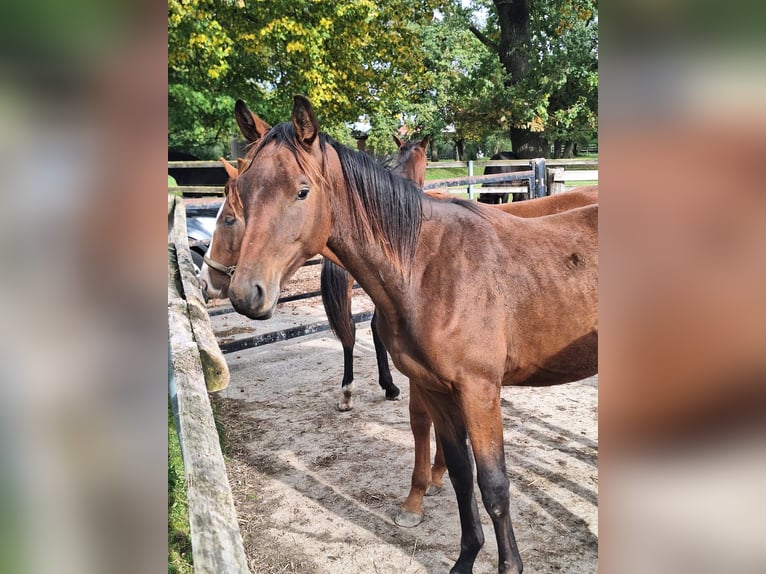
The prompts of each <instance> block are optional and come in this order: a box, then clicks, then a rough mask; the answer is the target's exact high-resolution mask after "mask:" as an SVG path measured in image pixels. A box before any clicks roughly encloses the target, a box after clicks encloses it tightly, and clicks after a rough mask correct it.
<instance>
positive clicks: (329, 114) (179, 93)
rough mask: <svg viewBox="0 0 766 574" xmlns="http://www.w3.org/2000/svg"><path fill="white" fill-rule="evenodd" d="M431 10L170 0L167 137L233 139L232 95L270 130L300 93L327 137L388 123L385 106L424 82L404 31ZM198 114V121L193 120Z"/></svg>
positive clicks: (351, 3)
mask: <svg viewBox="0 0 766 574" xmlns="http://www.w3.org/2000/svg"><path fill="white" fill-rule="evenodd" d="M438 4H439V2H438V1H437V0H407V1H404V0H376V1H373V0H269V1H266V0H252V1H247V2H245V1H244V0H236V1H214V0H169V3H168V42H169V45H168V64H169V71H168V78H169V83H170V90H169V105H170V108H171V112H170V118H169V119H170V128H171V134H173V133H174V130H178V131H179V132H180V133H182V134H183V137H190V138H192V139H194V140H195V141H198V142H201V141H202V140H203V139H204V138H212V137H216V136H218V135H219V134H220V132H221V130H224V131H225V130H226V129H231V131H234V128H233V122H232V120H231V116H232V113H231V109H232V108H233V98H236V97H241V98H243V99H245V100H247V101H248V103H249V104H250V106H251V108H252V109H253V111H255V112H256V113H258V114H259V115H262V116H263V117H264V119H266V120H267V121H269V122H272V123H274V122H276V121H279V120H281V119H283V118H286V117H288V116H289V111H290V105H291V102H292V96H293V94H295V93H301V94H305V95H307V96H308V97H309V98H310V99H311V101H312V103H313V104H314V106H315V107H316V110H317V112H318V114H319V115H320V116H321V121H322V123H323V125H327V126H330V131H332V130H333V129H335V130H340V129H343V126H344V125H345V122H347V121H353V120H354V119H356V117H358V116H359V115H361V114H367V115H368V116H370V117H375V116H376V115H378V116H381V115H382V116H391V117H393V116H394V115H395V113H396V111H397V110H395V109H391V105H390V104H389V102H398V101H401V100H403V99H404V97H405V95H406V94H407V93H409V91H410V90H411V89H412V88H413V86H415V87H417V86H418V85H419V82H420V80H421V78H422V75H423V63H422V62H423V58H422V53H421V51H420V46H419V42H418V38H417V36H416V35H415V34H412V33H411V31H412V30H413V29H415V28H416V27H418V26H421V25H424V24H426V23H428V22H430V20H431V19H432V18H433V9H434V8H435V7H436V6H437V5H438ZM203 102H204V105H203ZM226 108H228V110H226V112H225V113H224V110H225V109H226ZM197 113H199V114H201V117H202V118H203V119H200V120H198V119H197V118H195V117H191V116H192V115H193V114H197ZM388 138H389V139H390V134H389V135H388ZM170 139H171V141H172V139H173V136H172V135H171V137H170Z"/></svg>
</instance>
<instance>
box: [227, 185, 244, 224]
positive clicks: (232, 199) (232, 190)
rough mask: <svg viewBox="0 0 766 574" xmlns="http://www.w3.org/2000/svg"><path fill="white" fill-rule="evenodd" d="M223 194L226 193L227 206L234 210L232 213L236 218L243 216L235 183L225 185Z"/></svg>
mask: <svg viewBox="0 0 766 574" xmlns="http://www.w3.org/2000/svg"><path fill="white" fill-rule="evenodd" d="M224 192H225V193H226V199H228V200H229V205H230V206H231V208H232V209H233V210H234V213H235V214H236V215H238V216H239V215H241V214H243V213H244V212H245V209H244V206H243V205H242V198H240V197H239V188H238V187H237V181H232V182H231V183H230V184H229V185H227V186H226V187H225V188H224Z"/></svg>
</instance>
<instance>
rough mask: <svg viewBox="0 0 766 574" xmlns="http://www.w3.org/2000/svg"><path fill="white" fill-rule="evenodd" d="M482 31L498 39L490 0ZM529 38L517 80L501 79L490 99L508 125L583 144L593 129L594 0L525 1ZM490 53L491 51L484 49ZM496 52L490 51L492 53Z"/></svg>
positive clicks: (595, 96) (595, 69)
mask: <svg viewBox="0 0 766 574" xmlns="http://www.w3.org/2000/svg"><path fill="white" fill-rule="evenodd" d="M484 5H485V7H487V8H488V9H489V10H490V11H489V14H490V17H489V18H488V20H487V23H486V26H485V27H484V29H483V30H481V32H482V33H483V34H484V35H485V36H486V38H487V39H488V40H490V41H492V42H495V43H499V40H500V22H499V21H498V12H497V10H496V9H495V5H494V3H491V2H489V1H487V0H484ZM529 5H530V33H531V42H530V44H531V45H530V46H529V49H528V52H529V60H528V62H527V65H526V71H525V74H524V76H523V77H522V78H515V79H514V80H513V81H511V79H510V77H509V76H507V75H506V81H505V82H504V83H502V84H501V83H497V84H496V86H498V87H499V86H502V88H499V89H498V90H497V95H496V97H495V98H493V102H494V103H493V106H495V107H496V109H497V110H499V111H501V113H502V117H503V119H504V121H506V122H507V123H508V124H510V126H513V127H516V128H522V129H527V130H530V131H532V132H538V133H540V134H542V135H543V137H544V138H545V139H546V140H548V141H551V142H552V141H554V140H565V141H575V142H580V143H583V142H586V141H590V140H592V139H593V138H595V137H596V134H597V132H598V121H597V113H598V17H597V2H596V1H594V0H537V1H536V2H533V3H530V4H529ZM488 51H490V52H491V50H488ZM497 56H498V54H497V53H496V52H495V57H497Z"/></svg>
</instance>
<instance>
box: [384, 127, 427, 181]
mask: <svg viewBox="0 0 766 574" xmlns="http://www.w3.org/2000/svg"><path fill="white" fill-rule="evenodd" d="M429 138H430V136H426V137H424V138H423V139H422V140H420V141H408V142H405V141H402V140H401V139H399V138H398V137H397V136H394V141H395V142H396V145H397V146H399V151H398V152H397V155H396V160H395V163H394V165H393V166H392V167H391V172H392V173H395V174H396V175H398V176H401V177H403V178H405V179H409V180H410V181H414V182H415V183H417V184H418V185H419V186H420V187H423V184H424V183H425V179H426V164H427V163H428V158H427V156H426V150H427V149H428V140H429Z"/></svg>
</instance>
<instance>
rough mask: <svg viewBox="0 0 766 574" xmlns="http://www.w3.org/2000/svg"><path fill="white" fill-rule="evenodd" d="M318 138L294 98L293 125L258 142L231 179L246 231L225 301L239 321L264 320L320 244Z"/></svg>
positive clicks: (323, 238)
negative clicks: (243, 318) (242, 317)
mask: <svg viewBox="0 0 766 574" xmlns="http://www.w3.org/2000/svg"><path fill="white" fill-rule="evenodd" d="M320 139H321V138H320V135H319V124H318V122H317V120H316V117H315V115H314V111H313V109H312V108H311V104H310V103H309V101H308V100H307V99H306V98H304V97H303V96H295V100H294V105H293V115H292V121H291V122H285V123H282V124H279V125H277V126H274V127H273V128H272V129H271V130H270V131H269V133H268V134H267V135H266V136H265V137H264V138H263V139H262V140H261V141H260V142H258V145H257V147H256V148H255V149H254V150H253V153H252V160H251V161H250V162H249V163H248V164H247V166H246V167H245V169H244V171H243V172H242V173H241V174H240V175H239V177H238V179H237V188H238V191H239V196H240V197H241V199H242V205H243V209H244V220H245V230H244V236H243V239H242V247H241V250H240V253H239V259H238V261H237V271H236V273H235V274H234V277H233V278H232V281H231V285H230V287H229V299H230V300H231V302H232V305H233V306H234V308H235V309H236V310H237V312H239V313H242V314H243V315H247V316H248V317H251V318H253V319H267V318H269V317H270V316H271V315H272V313H273V312H274V309H275V307H276V304H277V300H278V299H279V291H280V289H281V287H282V285H283V284H284V283H285V282H286V281H287V280H288V279H290V277H291V276H292V275H293V274H294V273H295V271H296V270H297V269H298V268H299V267H300V266H301V265H302V264H303V263H304V261H306V259H308V258H310V257H312V256H313V255H316V254H317V253H319V252H320V251H321V250H322V249H323V248H324V247H325V244H326V243H327V239H328V237H329V235H330V226H331V210H330V198H329V195H328V193H327V190H326V189H325V186H326V180H325V179H324V177H323V175H322V167H323V165H324V163H325V162H324V154H323V150H322V149H320V148H321V147H323V146H320ZM338 169H340V167H339V166H338Z"/></svg>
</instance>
